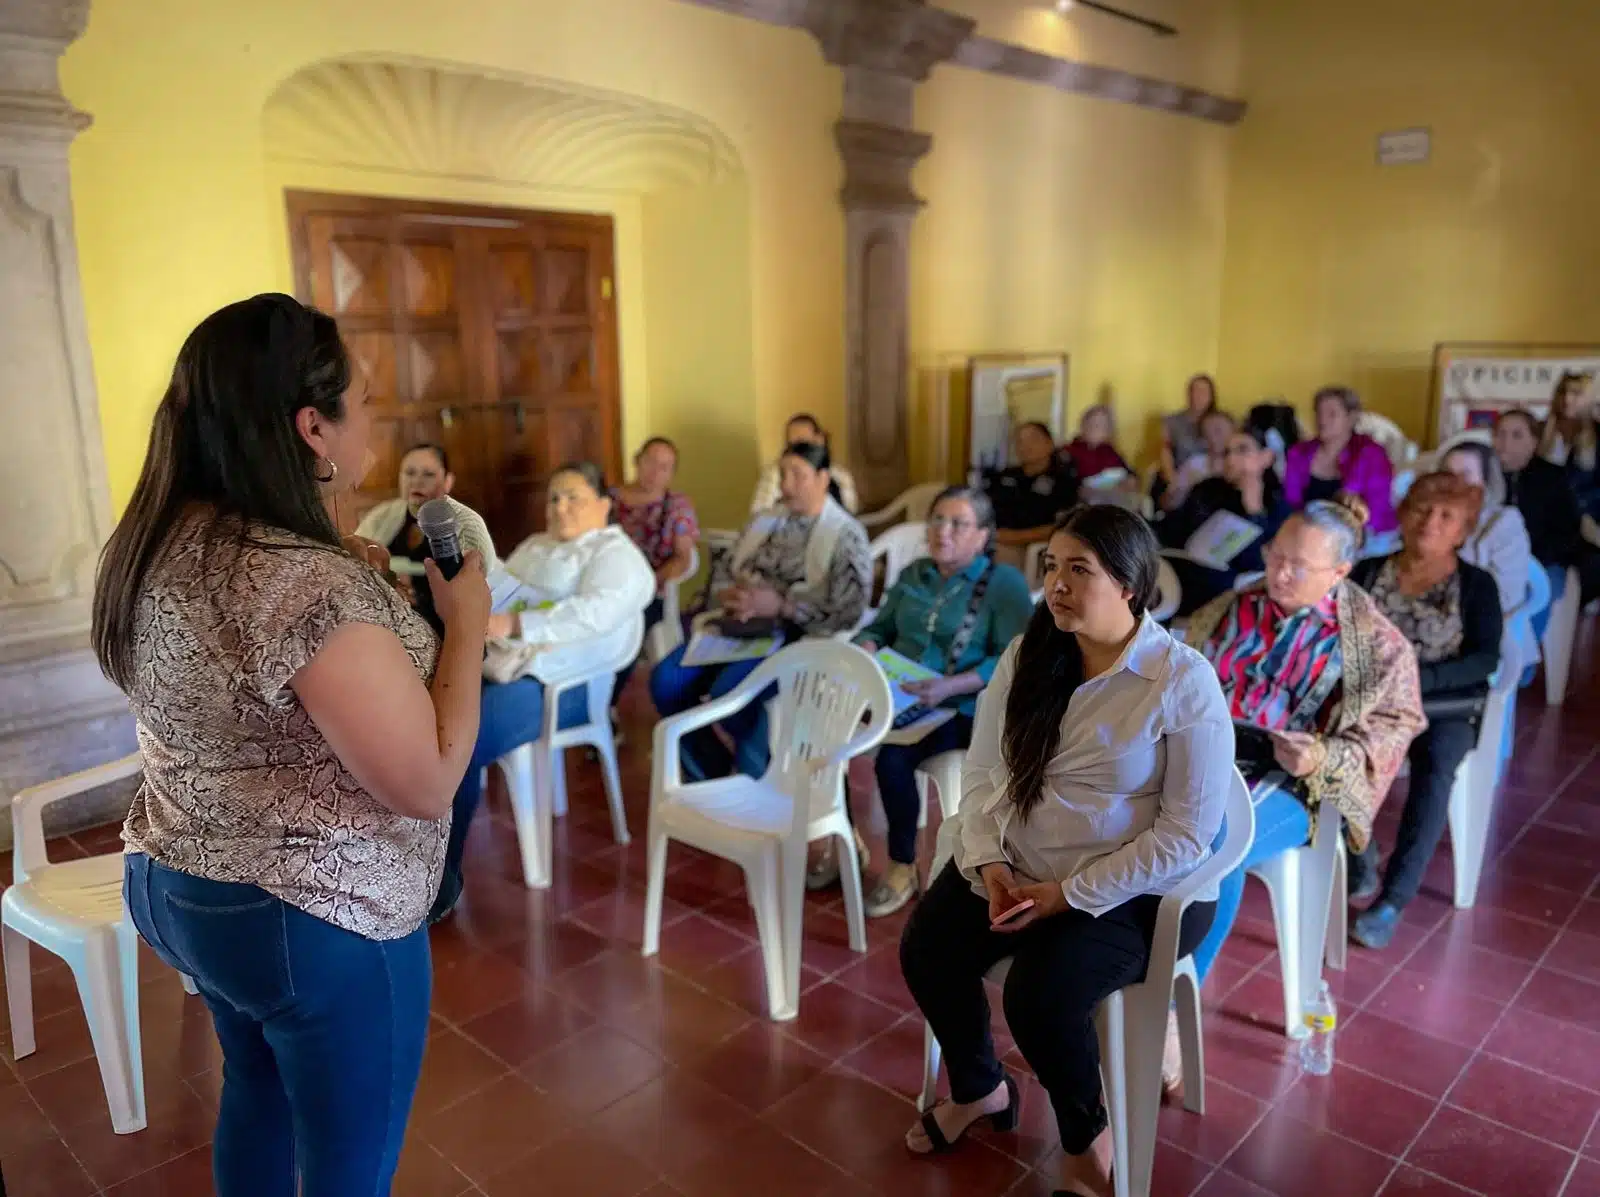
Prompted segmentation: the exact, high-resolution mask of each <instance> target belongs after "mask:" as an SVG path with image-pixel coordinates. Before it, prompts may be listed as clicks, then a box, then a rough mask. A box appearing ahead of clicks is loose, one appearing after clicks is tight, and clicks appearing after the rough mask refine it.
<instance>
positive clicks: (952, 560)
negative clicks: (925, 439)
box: [812, 486, 1033, 918]
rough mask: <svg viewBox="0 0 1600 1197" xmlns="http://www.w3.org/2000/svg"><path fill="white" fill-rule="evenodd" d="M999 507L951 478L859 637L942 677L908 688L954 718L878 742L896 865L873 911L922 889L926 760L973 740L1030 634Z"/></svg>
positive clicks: (871, 647) (923, 703)
mask: <svg viewBox="0 0 1600 1197" xmlns="http://www.w3.org/2000/svg"><path fill="white" fill-rule="evenodd" d="M994 530H995V517H994V507H993V506H992V505H991V504H990V502H989V497H988V496H987V495H986V494H984V493H983V492H982V491H981V490H978V489H976V488H975V487H966V486H952V487H950V488H949V489H947V490H945V491H944V492H943V493H942V494H940V495H939V497H938V498H937V499H935V500H934V502H933V507H932V508H931V511H930V514H929V516H928V555H927V556H926V557H923V558H921V559H920V560H918V561H914V562H912V563H911V564H910V565H909V566H907V567H906V568H905V570H904V571H903V572H902V573H901V574H900V577H899V578H898V579H897V580H896V582H895V584H894V585H893V586H891V587H890V588H889V592H888V594H886V595H884V597H883V605H882V606H880V607H879V608H878V614H877V617H876V618H875V619H874V620H873V621H872V623H871V624H869V625H868V626H867V627H866V628H865V629H863V630H862V632H861V633H860V634H859V635H858V636H857V637H856V643H857V644H859V645H860V646H861V647H863V648H865V649H866V650H867V651H868V652H877V651H878V650H880V649H888V650H892V651H893V652H896V653H898V654H899V655H900V656H902V657H905V658H907V659H908V660H910V661H912V662H914V663H915V664H917V665H921V666H923V667H924V668H926V669H930V670H932V671H934V672H935V673H936V674H937V675H938V676H937V677H933V678H929V679H927V680H926V681H920V682H916V681H913V682H906V683H904V684H903V685H902V687H901V688H902V689H903V690H905V691H906V692H907V693H908V694H910V695H912V696H913V697H914V698H915V699H916V700H917V705H918V706H919V707H923V708H926V709H929V710H932V709H934V708H940V707H942V708H947V709H949V710H950V711H951V712H953V713H952V714H951V716H950V718H949V719H948V720H947V721H946V722H944V723H942V724H940V725H939V726H938V727H935V728H933V729H932V730H931V731H929V732H928V733H927V734H926V735H925V736H923V737H922V738H921V739H919V740H918V741H917V742H916V743H914V744H886V745H884V746H883V747H882V748H880V749H878V759H877V765H876V772H877V776H878V794H879V796H880V798H881V799H882V800H883V812H884V816H885V818H886V819H887V820H888V824H889V837H888V838H889V866H888V868H887V869H886V870H885V872H884V874H883V876H882V878H881V879H880V880H879V881H878V884H877V885H875V886H874V887H873V888H872V890H871V892H869V893H868V895H867V901H866V909H867V914H868V915H869V916H871V917H873V918H879V917H882V916H883V915H887V914H893V913H894V912H895V911H896V910H899V909H900V908H901V907H902V906H904V905H905V904H906V903H907V902H909V901H910V900H911V899H912V898H913V897H915V896H916V893H917V887H918V880H917V865H916V862H917V816H918V813H919V811H920V804H919V800H918V798H917V786H916V781H915V778H914V774H915V773H916V769H917V766H918V765H920V764H922V762H923V761H925V760H927V759H928V758H929V757H932V756H936V755H938V754H939V753H941V752H950V751H952V750H954V749H958V748H965V747H966V746H967V743H968V742H969V741H970V740H971V739H972V719H973V714H974V712H975V711H976V709H977V701H978V699H977V696H978V691H980V690H982V689H983V688H984V687H985V686H987V685H988V684H989V679H990V678H991V677H993V676H994V671H995V666H996V665H998V664H999V663H1000V654H1001V653H1003V652H1004V651H1005V649H1006V645H1008V644H1010V643H1011V641H1012V640H1013V639H1015V638H1016V637H1017V636H1019V635H1021V634H1022V631H1023V629H1024V628H1026V627H1027V626H1028V619H1029V617H1030V616H1031V615H1032V614H1033V599H1032V598H1031V596H1030V595H1029V593H1028V583H1027V580H1026V579H1025V578H1024V577H1023V576H1022V573H1021V571H1019V570H1017V569H1015V568H1013V567H1012V566H1009V565H1000V564H998V563H997V562H996V561H995V560H994V558H993V557H991V556H990V555H989V549H990V541H991V539H992V538H993V536H994ZM837 876H838V866H837V864H832V863H831V862H830V861H829V860H824V861H822V862H820V863H819V865H818V866H817V867H815V868H814V869H813V870H812V877H813V878H814V879H815V880H814V883H815V884H816V885H818V886H820V885H822V884H826V883H829V882H831V881H832V880H833V879H834V878H835V877H837Z"/></svg>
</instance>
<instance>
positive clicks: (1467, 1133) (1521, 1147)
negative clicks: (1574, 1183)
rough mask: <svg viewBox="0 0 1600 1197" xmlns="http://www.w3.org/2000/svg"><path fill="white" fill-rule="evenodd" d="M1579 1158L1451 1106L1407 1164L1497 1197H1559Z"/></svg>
mask: <svg viewBox="0 0 1600 1197" xmlns="http://www.w3.org/2000/svg"><path fill="white" fill-rule="evenodd" d="M1572 1161H1573V1153H1572V1152H1570V1151H1563V1150H1562V1149H1561V1148H1559V1147H1555V1146H1553V1145H1552V1144H1549V1143H1546V1142H1544V1141H1543V1140H1542V1139H1534V1138H1530V1137H1529V1136H1527V1135H1524V1134H1523V1133H1521V1132H1520V1131H1514V1130H1511V1129H1510V1128H1508V1127H1503V1126H1501V1125H1499V1124H1498V1123H1494V1122H1489V1121H1487V1120H1486V1119H1483V1118H1479V1117H1478V1116H1477V1115H1475V1114H1469V1113H1467V1112H1466V1111H1465V1110H1457V1109H1453V1108H1451V1107H1449V1106H1446V1107H1444V1108H1443V1109H1441V1110H1440V1111H1439V1112H1438V1113H1437V1114H1435V1115H1434V1118H1433V1121H1432V1122H1430V1123H1429V1124H1428V1127H1427V1129H1426V1130H1424V1131H1423V1132H1422V1135H1421V1137H1420V1138H1419V1139H1418V1140H1417V1142H1416V1143H1415V1144H1414V1145H1413V1146H1412V1148H1411V1150H1410V1151H1409V1152H1407V1153H1406V1163H1408V1164H1412V1165H1414V1166H1416V1167H1418V1168H1421V1169H1423V1170H1424V1171H1427V1172H1431V1173H1433V1174H1434V1175H1435V1176H1442V1177H1444V1178H1445V1179H1446V1180H1453V1181H1455V1182H1456V1183H1457V1184H1461V1185H1465V1186H1470V1187H1474V1188H1477V1189H1479V1190H1480V1191H1482V1192H1484V1193H1491V1194H1500V1193H1506V1194H1512V1193H1514V1194H1516V1195H1517V1197H1558V1195H1559V1194H1560V1192H1561V1188H1562V1185H1563V1184H1564V1183H1565V1182H1566V1178H1567V1172H1568V1170H1569V1169H1570V1168H1571V1167H1572Z"/></svg>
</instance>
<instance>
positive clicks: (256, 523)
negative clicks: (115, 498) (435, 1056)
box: [94, 295, 489, 1197]
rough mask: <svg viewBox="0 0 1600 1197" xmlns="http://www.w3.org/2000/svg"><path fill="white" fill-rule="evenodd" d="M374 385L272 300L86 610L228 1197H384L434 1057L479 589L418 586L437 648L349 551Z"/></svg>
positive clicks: (143, 483)
mask: <svg viewBox="0 0 1600 1197" xmlns="http://www.w3.org/2000/svg"><path fill="white" fill-rule="evenodd" d="M371 423H372V416H371V413H370V411H369V410H368V406H367V389H366V382H365V380H364V379H362V378H361V377H360V375H359V374H358V373H357V372H355V371H354V370H352V368H351V361H350V357H349V354H348V353H347V352H346V350H345V347H344V345H343V343H342V342H341V341H340V338H339V331H338V328H337V327H336V326H335V324H334V322H333V320H332V319H330V318H329V317H327V316H325V315H323V314H322V313H321V312H318V311H315V310H313V309H311V308H308V307H304V306H303V305H301V304H299V303H297V302H296V301H295V300H293V299H291V298H289V297H288V296H287V295H258V296H256V297H255V298H254V299H247V300H244V301H242V302H240V303H235V304H230V305H229V306H227V307H225V308H223V309H221V310H220V311H218V312H215V313H213V314H212V315H210V316H208V317H207V318H206V319H205V320H204V321H202V322H201V323H200V325H199V327H198V328H196V329H195V330H194V332H192V333H191V334H190V335H189V338H188V340H187V341H185V342H184V345H183V348H182V349H181V350H180V351H179V353H178V361H177V365H176V367H175V368H174V370H173V375H172V383H171V386H170V387H169V388H168V389H167V393H166V396H165V398H163V399H162V401H161V404H160V406H159V407H158V408H157V409H156V416H155V423H154V427H153V428H152V431H151V435H150V448H149V452H148V453H147V454H146V457H145V464H144V472H143V473H142V474H141V476H140V478H139V483H138V486H137V487H136V488H135V490H134V493H133V498H132V500H131V501H130V503H129V505H128V509H127V511H126V512H125V513H124V514H123V517H122V520H121V522H120V523H119V524H118V525H117V528H116V531H115V532H113V533H112V535H111V539H110V542H109V543H108V544H107V545H106V549H105V555H104V557H103V559H102V561H101V568H100V575H99V578H98V579H97V582H96V586H95V597H94V646H95V652H96V654H97V656H98V657H99V660H100V664H101V667H102V668H103V669H104V670H105V672H106V674H107V676H109V677H110V678H111V679H112V681H114V682H116V684H117V685H118V686H120V687H121V688H122V689H123V690H124V691H125V692H126V693H127V695H128V702H129V705H130V706H131V707H132V708H133V713H134V717H135V719H136V720H137V722H138V731H139V748H140V752H141V753H142V755H143V757H144V780H143V784H142V785H141V786H140V789H139V792H138V793H137V794H136V795H135V797H134V800H133V804H132V806H131V807H130V809H129V811H128V819H127V823H126V825H125V826H124V828H123V833H122V835H123V840H124V842H125V844H126V846H127V848H126V851H127V855H126V867H125V882H124V888H125V893H126V897H127V903H128V909H129V911H130V913H131V915H132V918H133V921H134V925H135V926H136V927H137V928H138V930H139V934H140V935H141V936H143V938H144V939H145V941H146V942H147V943H149V945H150V946H151V948H153V949H154V950H155V953H156V955H158V956H159V957H161V959H162V960H164V961H165V962H166V963H167V964H169V965H171V966H172V967H173V968H175V969H178V970H179V971H181V972H183V973H185V974H187V975H188V976H190V977H193V978H194V980H195V982H196V983H197V985H198V986H199V989H200V994H201V997H202V998H203V999H204V1000H205V1003H206V1005H207V1007H208V1008H209V1009H210V1011H211V1016H212V1021H213V1023H214V1024H215V1026H216V1032H217V1039H218V1041H219V1042H220V1043H221V1045H222V1055H223V1083H222V1102H221V1110H220V1112H219V1114H218V1118H217V1130H216V1136H215V1141H214V1146H213V1170H214V1172H215V1179H216V1190H217V1193H218V1194H219V1195H220V1197H255V1195H256V1194H266V1193H272V1194H284V1195H286V1197H287V1195H288V1194H293V1193H296V1192H298V1193H300V1194H301V1195H302V1197H348V1195H349V1194H352V1193H373V1194H378V1193H387V1192H389V1190H390V1184H391V1181H392V1180H393V1177H394V1172H395V1166H396V1164H397V1162H398V1160H399V1156H400V1145H401V1142H402V1140H403V1139H404V1137H405V1127H406V1120H407V1117H408V1116H409V1114H410V1110H411V1100H412V1097H413V1095H414V1093H415V1091H416V1085H417V1076H418V1073H419V1071H420V1069H421V1065H422V1050H423V1044H424V1043H425V1041H426V1039H427V1033H428V1001H429V992H430V987H431V971H430V963H429V956H428V939H427V933H426V931H425V930H424V929H423V926H422V923H423V917H424V916H425V915H426V914H427V912H428V907H429V905H430V903H431V902H432V900H433V896H434V892H435V890H436V889H437V887H438V881H439V873H440V867H441V865H442V864H443V861H444V853H445V839H446V836H447V834H448V832H449V820H448V819H447V818H446V817H445V816H447V815H448V814H449V812H450V801H451V797H452V795H454V793H455V790H456V787H457V785H459V784H460V782H461V778H462V775H463V773H464V772H465V770H466V767H467V761H468V759H469V758H470V756H471V753H472V746H473V740H474V739H475V737H476V736H477V732H478V692H479V689H480V685H479V673H480V670H481V668H482V664H481V662H482V656H483V645H484V632H485V627H486V625H487V622H488V618H489V588H488V584H487V582H486V581H485V578H484V572H483V568H482V561H481V558H480V557H479V555H478V554H477V553H476V552H471V553H468V554H467V558H466V562H465V565H464V566H463V568H462V569H461V571H460V573H458V574H457V575H456V577H455V578H454V579H453V580H452V581H449V582H446V581H444V579H443V578H442V577H441V576H440V574H439V571H438V569H437V567H435V566H434V565H433V563H432V562H431V561H430V562H428V564H427V584H428V585H429V586H431V587H432V592H433V600H434V606H435V609H436V610H437V612H438V614H439V616H440V617H441V619H442V621H443V624H444V628H445V632H444V639H443V642H442V643H441V642H440V640H439V639H438V638H437V637H435V635H434V633H433V631H432V629H431V628H429V626H428V625H427V624H426V623H424V622H423V620H422V618H421V617H420V616H419V615H417V613H416V612H415V611H413V610H412V609H411V607H410V605H409V604H408V603H407V602H406V601H405V600H404V599H403V598H401V597H400V595H399V594H398V593H396V591H395V590H394V589H393V588H392V587H391V586H390V585H389V584H388V582H387V581H386V580H385V578H384V575H383V574H381V573H379V572H378V569H377V568H374V564H378V565H380V566H381V565H383V564H386V561H384V560H383V554H382V552H381V550H379V551H377V553H376V557H377V558H378V560H377V561H376V562H373V561H369V559H368V558H369V554H368V553H367V552H366V551H365V550H366V549H367V548H368V547H370V548H372V549H376V548H377V546H365V545H361V546H358V547H359V548H361V549H362V555H361V556H360V557H359V558H358V557H357V556H355V555H353V554H352V553H351V552H349V551H347V550H346V548H345V547H344V546H343V545H342V544H341V542H340V539H339V535H338V532H337V531H336V530H335V528H334V524H333V520H332V519H331V518H330V515H329V509H330V507H331V505H332V503H333V501H334V500H335V499H336V498H337V497H338V496H339V495H341V494H344V493H348V492H349V491H351V490H353V489H354V488H355V487H356V486H357V485H358V484H359V483H360V481H361V476H362V474H363V473H364V472H365V466H366V464H367V462H368V461H370V459H371V455H370V454H369V452H368V450H367V437H368V433H369V430H370V428H371Z"/></svg>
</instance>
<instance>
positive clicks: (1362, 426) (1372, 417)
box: [1356, 411, 1417, 469]
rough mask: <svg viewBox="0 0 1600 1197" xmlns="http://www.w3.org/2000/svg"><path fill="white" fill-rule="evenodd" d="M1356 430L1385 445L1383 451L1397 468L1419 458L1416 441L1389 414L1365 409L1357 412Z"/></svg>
mask: <svg viewBox="0 0 1600 1197" xmlns="http://www.w3.org/2000/svg"><path fill="white" fill-rule="evenodd" d="M1356 431H1357V432H1359V433H1362V434H1363V435H1365V436H1370V437H1371V438H1372V439H1373V440H1375V441H1377V442H1378V444H1380V445H1382V446H1383V451H1384V452H1385V453H1387V454H1388V455H1389V461H1390V463H1391V464H1392V465H1393V466H1394V468H1395V469H1400V468H1402V467H1404V466H1407V465H1410V464H1411V463H1412V462H1413V461H1415V460H1416V459H1417V445H1416V442H1415V441H1413V440H1411V439H1410V438H1409V437H1407V436H1406V434H1405V433H1403V432H1401V431H1400V425H1398V424H1396V423H1395V422H1394V421H1393V420H1391V419H1389V417H1387V416H1380V415H1378V413H1377V412H1371V411H1363V412H1358V413H1356Z"/></svg>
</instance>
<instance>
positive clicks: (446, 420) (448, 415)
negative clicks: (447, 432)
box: [439, 407, 456, 429]
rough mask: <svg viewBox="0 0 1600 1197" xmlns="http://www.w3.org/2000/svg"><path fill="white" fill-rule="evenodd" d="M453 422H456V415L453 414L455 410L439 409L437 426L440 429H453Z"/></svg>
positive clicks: (448, 408)
mask: <svg viewBox="0 0 1600 1197" xmlns="http://www.w3.org/2000/svg"><path fill="white" fill-rule="evenodd" d="M455 422H456V413H455V409H454V408H451V407H441V408H440V409H439V426H440V427H441V428H445V429H449V428H453V427H454V426H455Z"/></svg>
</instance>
